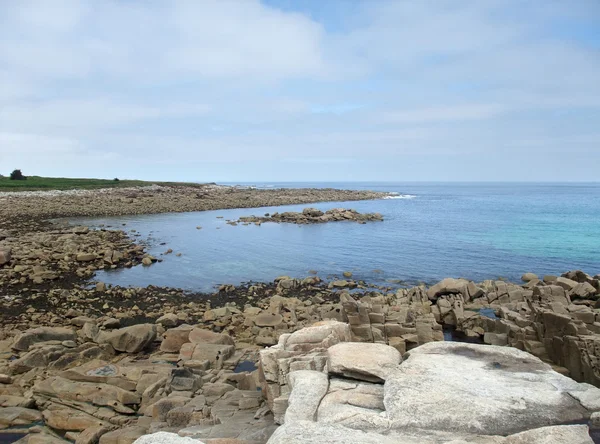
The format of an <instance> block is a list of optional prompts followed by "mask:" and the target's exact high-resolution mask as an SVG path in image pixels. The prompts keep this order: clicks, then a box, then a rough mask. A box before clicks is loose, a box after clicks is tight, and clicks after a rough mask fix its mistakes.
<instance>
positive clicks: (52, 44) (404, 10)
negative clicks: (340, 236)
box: [0, 0, 600, 182]
mask: <svg viewBox="0 0 600 444" xmlns="http://www.w3.org/2000/svg"><path fill="white" fill-rule="evenodd" d="M13 168H21V169H22V170H23V171H24V172H25V173H26V174H38V175H53V176H79V177H81V176H88V177H90V176H93V177H107V178H112V177H115V176H118V177H130V178H140V179H156V180H159V179H160V180H197V181H221V182H235V181H240V182H242V181H347V180H364V181H370V180H379V181H415V180H425V181H436V180H439V181H448V180H450V181H452V180H456V181H482V180H490V181H592V180H599V177H600V175H599V174H598V170H599V168H600V2H598V1H597V0H574V1H570V2H564V1H552V0H549V1H531V2H524V1H520V0H514V1H513V0H473V1H468V0H465V1H454V0H449V1H445V0H430V1H427V0H423V1H402V0H395V1H378V0H366V1H359V0H343V1H342V0H328V1H326V2H324V1H320V0H319V1H317V0H315V1H303V2H298V1H292V0H264V1H262V2H261V1H258V0H235V1H227V0H219V1H216V0H214V1H213V0H202V1H201V0H197V1H191V0H190V1H184V0H180V1H173V2H161V1H147V2H146V1H144V2H142V1H135V0H129V1H117V0H114V1H113V0H106V1H102V2H98V1H93V0H53V1H51V2H50V1H42V0H39V1H28V0H24V1H5V2H0V172H1V173H4V174H6V173H8V172H10V171H11V170H12V169H13Z"/></svg>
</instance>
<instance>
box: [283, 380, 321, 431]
mask: <svg viewBox="0 0 600 444" xmlns="http://www.w3.org/2000/svg"><path fill="white" fill-rule="evenodd" d="M288 383H289V385H290V387H291V389H292V392H291V394H290V397H289V400H288V408H287V410H286V412H285V420H284V421H285V422H294V421H304V420H306V421H315V420H316V416H317V409H318V408H319V403H320V402H321V399H323V396H325V394H326V393H327V389H328V387H329V379H328V378H327V375H326V374H325V373H322V372H317V371H313V370H298V371H295V372H292V373H289V374H288Z"/></svg>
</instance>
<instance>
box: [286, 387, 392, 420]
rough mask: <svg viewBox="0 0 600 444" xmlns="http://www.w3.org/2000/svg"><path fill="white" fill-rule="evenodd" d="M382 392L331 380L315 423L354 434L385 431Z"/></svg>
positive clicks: (377, 388)
mask: <svg viewBox="0 0 600 444" xmlns="http://www.w3.org/2000/svg"><path fill="white" fill-rule="evenodd" d="M292 393H293V392H292ZM383 396H384V389H383V385H381V384H371V383H366V382H358V381H350V380H346V379H335V378H334V379H331V381H330V383H329V392H328V393H327V395H325V397H324V398H323V400H322V401H321V404H320V405H319V410H318V413H317V417H318V419H319V422H323V423H333V424H340V425H343V426H346V427H349V428H352V429H358V430H386V429H388V428H389V421H388V419H387V418H386V416H385V414H384V410H385V406H384V405H383Z"/></svg>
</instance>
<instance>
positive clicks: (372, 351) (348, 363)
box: [327, 342, 402, 382]
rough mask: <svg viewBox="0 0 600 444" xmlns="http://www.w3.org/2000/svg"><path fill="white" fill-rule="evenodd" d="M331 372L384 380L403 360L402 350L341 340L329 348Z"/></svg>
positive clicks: (367, 379)
mask: <svg viewBox="0 0 600 444" xmlns="http://www.w3.org/2000/svg"><path fill="white" fill-rule="evenodd" d="M327 357H328V364H327V370H328V372H329V373H332V374H337V375H342V376H344V377H346V378H352V379H358V380H361V381H369V382H383V381H385V380H386V378H387V377H388V375H389V374H390V372H393V371H395V370H396V369H397V368H398V364H400V362H402V357H401V356H400V352H398V350H396V349H395V348H394V347H390V346H389V345H385V344H370V343H362V342H341V343H339V344H336V345H333V346H332V347H330V348H329V349H328V350H327Z"/></svg>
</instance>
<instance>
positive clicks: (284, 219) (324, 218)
mask: <svg viewBox="0 0 600 444" xmlns="http://www.w3.org/2000/svg"><path fill="white" fill-rule="evenodd" d="M382 220H383V216H382V215H381V214H379V213H364V214H363V213H359V212H358V211H356V210H351V209H345V208H333V209H331V210H327V211H325V212H323V211H321V210H317V209H316V208H305V209H304V210H303V211H302V212H301V213H297V212H293V211H286V212H284V213H273V214H271V215H265V216H262V217H261V216H244V217H240V218H239V219H238V220H237V221H229V222H228V223H229V224H231V225H237V224H239V223H241V224H245V225H248V224H251V223H252V224H256V225H260V224H261V223H265V222H277V223H290V224H299V225H304V224H323V223H327V222H358V223H362V224H364V223H367V222H373V221H382Z"/></svg>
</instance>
